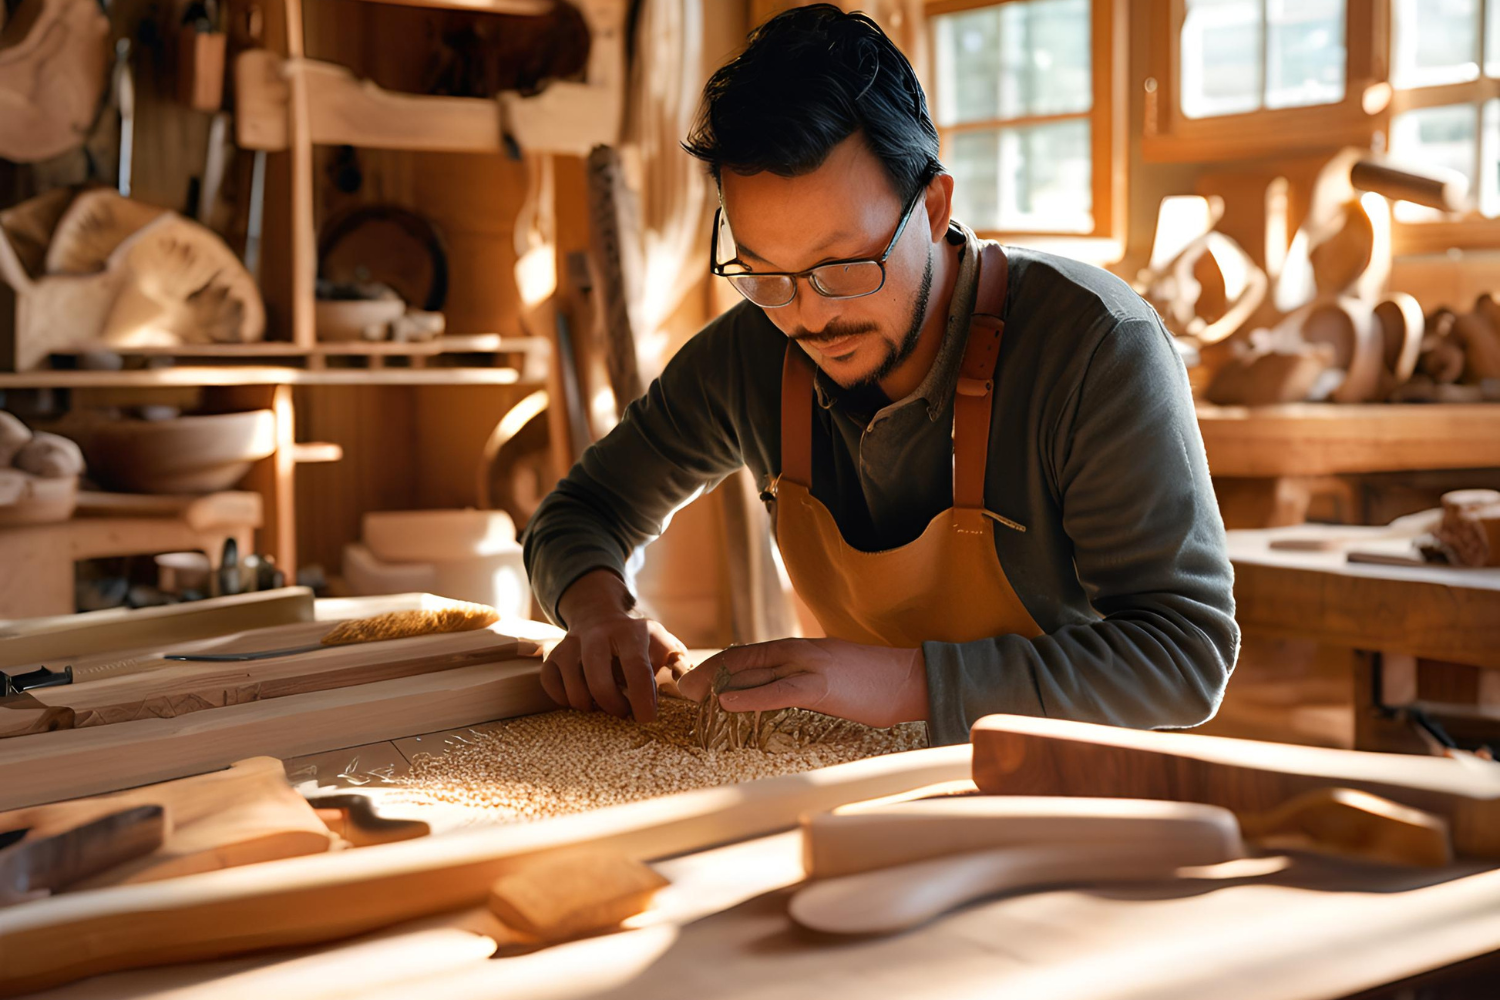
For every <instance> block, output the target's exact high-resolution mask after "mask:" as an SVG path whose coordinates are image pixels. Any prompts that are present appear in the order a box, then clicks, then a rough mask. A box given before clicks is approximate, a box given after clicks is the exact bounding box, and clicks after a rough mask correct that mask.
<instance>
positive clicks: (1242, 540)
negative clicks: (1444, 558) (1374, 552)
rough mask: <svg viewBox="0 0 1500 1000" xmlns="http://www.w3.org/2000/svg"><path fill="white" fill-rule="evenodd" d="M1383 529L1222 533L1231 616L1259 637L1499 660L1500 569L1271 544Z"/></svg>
mask: <svg viewBox="0 0 1500 1000" xmlns="http://www.w3.org/2000/svg"><path fill="white" fill-rule="evenodd" d="M1383 531H1385V529H1383V528H1365V529H1361V528H1358V527H1348V526H1340V527H1338V528H1323V527H1319V526H1312V525H1309V526H1306V527H1299V528H1290V529H1270V530H1265V531H1231V532H1229V557H1230V560H1231V561H1232V562H1233V564H1234V569H1235V580H1234V597H1235V619H1236V620H1237V621H1238V622H1239V623H1240V626H1241V627H1242V628H1243V629H1245V630H1246V631H1247V632H1253V633H1255V634H1257V635H1262V636H1270V637H1283V638H1296V639H1311V640H1314V641H1317V642H1323V643H1327V644H1330V645H1336V646H1344V647H1348V648H1352V649H1370V650H1382V651H1389V652H1395V653H1405V654H1409V655H1411V656H1418V657H1424V658H1429V659H1436V660H1451V661H1453V662H1456V663H1464V664H1468V665H1472V666H1481V667H1495V668H1500V570H1493V569H1463V568H1457V567H1450V566H1410V567H1408V566H1385V565H1379V564H1367V563H1351V562H1348V561H1347V558H1346V556H1345V554H1344V552H1342V551H1333V552H1296V551H1286V550H1281V549H1272V548H1270V543H1271V542H1272V541H1275V540H1278V539H1289V538H1299V539H1300V538H1306V537H1313V536H1317V535H1320V534H1337V535H1339V536H1341V537H1342V536H1350V537H1357V536H1358V535H1359V534H1360V533H1368V534H1370V535H1371V536H1372V537H1377V536H1379V535H1380V534H1381V533H1382V532H1383Z"/></svg>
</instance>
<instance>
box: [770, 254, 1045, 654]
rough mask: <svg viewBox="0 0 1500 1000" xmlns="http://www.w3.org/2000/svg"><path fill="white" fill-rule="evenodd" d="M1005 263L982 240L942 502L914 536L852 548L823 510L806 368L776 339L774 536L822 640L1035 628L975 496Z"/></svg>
mask: <svg viewBox="0 0 1500 1000" xmlns="http://www.w3.org/2000/svg"><path fill="white" fill-rule="evenodd" d="M1007 271H1008V264H1007V261H1006V258H1005V252H1004V251H1003V250H1001V249H1000V248H999V247H998V246H994V245H989V246H986V247H984V248H983V249H982V250H981V252H980V259H979V291H978V295H977V296H976V299H975V303H974V316H973V318H972V320H971V321H970V326H969V339H968V343H967V344H966V346H965V348H964V356H963V362H962V366H961V368H960V371H959V379H958V386H957V392H956V395H955V397H954V407H953V506H952V507H951V508H950V509H948V510H945V511H943V512H942V513H941V514H938V515H937V516H936V517H934V518H933V519H932V521H931V522H929V523H928V525H927V528H926V529H925V530H924V531H923V532H922V534H921V536H920V537H919V538H917V539H916V540H915V541H913V542H909V543H907V544H906V545H902V546H900V547H898V548H894V549H886V550H884V551H881V552H862V551H860V550H859V549H855V548H853V547H852V546H850V545H849V544H848V543H847V542H845V541H844V537H843V535H842V534H841V533H840V532H839V529H838V525H837V523H835V521H834V519H833V515H832V514H830V513H829V512H828V508H827V507H825V506H823V504H822V502H821V501H819V500H817V499H815V498H814V497H813V495H812V493H811V486H812V407H813V397H814V388H813V376H814V374H815V371H816V370H815V368H814V366H813V363H812V361H811V360H810V359H809V358H808V357H807V355H806V353H805V352H804V351H803V350H802V349H801V348H799V347H798V346H797V345H796V344H795V343H788V344H787V348H786V361H785V363H784V366H783V368H782V376H781V474H780V475H779V476H777V477H776V481H775V482H774V483H773V484H772V494H773V496H774V498H775V502H776V544H777V546H778V547H779V548H780V550H781V558H782V562H783V563H784V564H785V565H786V570H787V575H788V576H789V577H790V578H791V581H792V586H793V587H794V588H795V589H796V591H797V596H799V597H800V598H802V600H803V601H804V602H806V604H807V606H808V608H809V609H810V610H811V611H812V613H813V615H814V616H815V617H816V618H817V619H818V623H819V624H820V625H821V626H822V627H823V630H824V631H825V632H826V633H828V635H829V636H832V637H833V638H837V639H846V640H848V641H850V642H859V643H865V644H868V645H877V646H891V647H902V648H912V647H916V646H920V645H921V644H922V643H923V642H927V641H935V642H971V641H974V640H976V639H986V638H992V637H994V636H999V635H1006V634H1010V633H1016V634H1019V635H1024V636H1027V637H1028V638H1030V637H1035V636H1038V635H1041V634H1042V630H1041V629H1040V628H1039V627H1038V626H1037V624H1036V622H1035V621H1033V620H1032V618H1031V615H1030V614H1029V613H1028V612H1027V611H1026V608H1025V606H1024V605H1022V603H1021V600H1020V598H1019V597H1017V596H1016V592H1015V589H1014V588H1013V587H1012V586H1011V585H1010V581H1009V580H1008V579H1006V577H1005V570H1004V568H1002V567H1001V565H1000V557H999V555H998V554H997V553H996V552H995V541H994V536H993V534H992V532H993V531H994V530H995V528H996V525H997V524H1008V523H1010V522H1006V521H1005V520H1004V519H1003V518H1000V517H999V515H996V514H993V513H991V512H990V511H988V510H986V509H985V506H984V472H985V466H986V464H987V462H988V460H989V437H990V413H991V410H992V407H993V403H994V391H995V379H994V373H995V365H996V362H997V360H998V359H999V356H1000V337H1001V335H1002V334H1003V333H1004V330H1005V323H1004V321H1002V320H1001V318H1000V316H1001V313H1002V312H1003V311H1004V308H1005V291H1006V278H1007ZM1006 530H1015V528H1014V527H1011V528H1007V529H1006ZM1021 530H1024V529H1021Z"/></svg>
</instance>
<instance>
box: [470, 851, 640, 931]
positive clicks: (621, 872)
mask: <svg viewBox="0 0 1500 1000" xmlns="http://www.w3.org/2000/svg"><path fill="white" fill-rule="evenodd" d="M666 885H667V880H666V879H665V878H663V877H662V876H660V875H658V874H657V873H656V872H655V871H653V870H652V869H651V868H649V867H647V866H646V865H645V864H642V863H641V862H639V861H636V860H635V859H633V858H631V857H630V856H629V855H626V854H623V853H621V852H619V851H611V850H609V849H607V848H590V849H588V850H584V851H577V852H573V851H570V852H567V853H564V854H559V855H556V856H552V857H544V858H540V859H538V860H537V861H535V862H531V863H528V864H526V865H525V866H523V867H522V868H521V869H520V870H519V871H516V872H512V873H511V874H509V875H505V876H502V877H501V878H499V879H497V880H496V881H495V884H494V885H493V886H492V887H491V888H490V903H489V905H490V912H491V913H493V914H494V915H495V916H497V917H499V918H500V919H501V920H502V921H504V922H505V923H506V924H507V925H508V926H510V927H513V928H515V929H516V930H519V931H521V932H522V933H524V934H529V935H532V936H533V937H536V938H538V939H540V940H542V941H548V942H551V941H566V940H569V939H570V938H575V937H581V936H583V935H585V934H591V933H594V932H597V931H602V930H608V929H609V928H611V927H616V926H618V925H619V924H620V922H621V921H623V920H625V919H626V918H628V917H633V916H635V915H636V914H637V913H640V912H642V911H643V910H645V909H646V907H647V906H649V905H650V904H651V898H652V897H653V896H655V895H656V893H657V891H658V890H659V889H661V888H663V887H664V886H666Z"/></svg>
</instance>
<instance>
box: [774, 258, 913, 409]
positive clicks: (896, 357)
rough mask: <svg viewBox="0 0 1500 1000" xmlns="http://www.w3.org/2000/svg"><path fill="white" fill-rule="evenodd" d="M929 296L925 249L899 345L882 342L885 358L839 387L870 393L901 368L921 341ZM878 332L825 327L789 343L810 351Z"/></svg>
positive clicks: (857, 327)
mask: <svg viewBox="0 0 1500 1000" xmlns="http://www.w3.org/2000/svg"><path fill="white" fill-rule="evenodd" d="M931 294H932V247H931V246H929V247H928V248H927V261H926V263H925V264H924V265H923V267H922V283H921V284H920V285H919V286H918V287H917V294H916V295H914V296H913V297H912V308H911V320H910V321H909V322H908V323H907V326H906V332H905V333H904V334H903V335H902V337H901V339H900V341H898V342H896V343H894V344H893V343H890V342H889V341H886V342H885V357H884V358H883V359H881V362H880V364H878V365H876V366H875V368H874V369H872V370H871V372H870V373H869V374H868V375H865V376H863V377H861V378H857V379H855V380H854V381H852V382H847V383H844V382H841V383H839V384H840V386H841V387H842V388H844V389H846V390H864V391H869V390H872V389H874V388H875V387H876V386H877V385H878V384H879V383H880V382H881V381H882V380H884V379H885V378H886V377H887V376H889V375H890V374H891V372H893V371H895V370H896V369H897V368H899V367H900V366H901V364H902V363H903V362H904V361H906V359H907V358H910V357H911V356H912V355H913V354H914V353H916V350H917V343H918V341H920V340H921V339H922V322H923V321H924V320H925V319H926V318H927V300H928V298H929V297H930V296H931ZM879 329H880V328H879V327H877V326H876V325H875V324H873V323H860V324H857V325H855V324H851V325H847V326H846V325H844V324H841V323H837V322H834V323H829V324H828V325H827V326H825V327H824V328H823V329H822V330H821V331H819V332H818V334H817V335H816V337H815V336H814V335H813V334H810V333H808V332H807V331H806V330H803V331H802V332H800V333H797V334H793V335H792V337H791V339H792V340H796V341H801V342H803V343H807V344H810V345H812V346H813V347H814V348H816V347H817V346H818V344H820V343H826V344H831V343H833V342H834V341H836V340H839V339H841V338H843V337H850V336H854V335H856V334H862V333H873V332H876V331H878V330H879Z"/></svg>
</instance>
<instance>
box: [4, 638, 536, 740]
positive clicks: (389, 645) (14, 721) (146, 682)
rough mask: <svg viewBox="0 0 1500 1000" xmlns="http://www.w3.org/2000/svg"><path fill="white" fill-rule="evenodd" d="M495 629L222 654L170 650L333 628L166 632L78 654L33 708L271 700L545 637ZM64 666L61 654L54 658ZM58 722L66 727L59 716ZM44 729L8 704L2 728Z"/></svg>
mask: <svg viewBox="0 0 1500 1000" xmlns="http://www.w3.org/2000/svg"><path fill="white" fill-rule="evenodd" d="M499 627H500V626H496V627H495V628H494V629H483V630H479V631H474V632H457V633H449V634H444V635H424V636H416V637H413V638H410V639H390V640H386V641H384V642H369V643H357V644H353V645H343V646H329V647H327V648H325V649H319V650H315V651H313V652H307V653H298V654H295V655H291V656H281V657H274V658H271V659H265V660H248V661H243V662H230V663H213V662H202V661H191V662H181V661H174V660H168V659H165V658H164V655H165V654H168V653H253V652H258V651H263V650H272V649H288V648H297V647H301V646H308V645H314V646H315V645H317V643H318V641H319V640H320V639H321V638H322V637H323V636H324V635H326V634H327V633H328V631H329V628H330V626H329V624H328V623H326V622H303V623H298V624H295V625H282V626H275V627H272V628H264V629H253V630H250V631H246V632H239V633H236V634H234V635H228V636H222V637H218V638H214V639H205V640H201V641H197V642H186V643H184V642H166V643H157V644H156V645H154V646H151V647H148V648H145V649H139V650H133V651H125V652H112V653H99V654H94V655H91V656H84V657H78V658H76V659H74V660H73V661H72V664H71V665H72V667H73V678H74V682H73V683H72V684H67V685H63V686H60V687H51V688H39V689H37V690H35V691H33V692H31V696H32V700H34V701H35V703H36V706H35V708H34V709H32V714H37V715H40V716H46V715H47V713H48V710H49V709H56V708H66V709H71V710H72V713H73V714H72V717H71V724H72V726H73V728H86V727H90V726H103V725H116V724H119V723H122V722H133V721H135V720H137V719H143V718H174V717H177V716H181V715H186V714H188V713H191V712H198V711H202V710H205V709H218V708H222V707H224V706H227V705H238V704H243V703H245V702H248V701H265V700H267V699H271V698H284V697H288V696H290V695H297V694H304V693H306V692H308V691H322V690H328V689H330V688H340V687H347V686H350V685H353V684H369V683H373V682H376V681H383V680H390V679H392V678H396V677H408V676H412V675H414V674H424V673H432V672H434V671H439V670H452V669H454V668H457V667H464V666H469V665H471V664H475V663H491V662H496V661H499V660H508V659H513V658H515V657H518V656H534V655H536V654H537V653H538V652H539V651H540V649H541V647H540V646H539V645H538V644H537V643H535V642H532V641H531V640H528V639H518V638H515V637H513V636H509V635H505V634H503V633H502V632H499V631H497V630H496V629H498V628H499ZM52 666H53V668H54V669H57V667H58V666H59V664H56V663H54V664H53V665H52ZM50 724H51V726H52V728H65V726H63V725H61V724H58V720H56V719H53V720H51V721H50ZM34 731H36V724H35V723H34V722H33V723H31V724H28V713H27V712H26V711H25V710H16V711H9V712H0V737H17V736H22V735H25V734H27V733H30V732H34Z"/></svg>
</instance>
